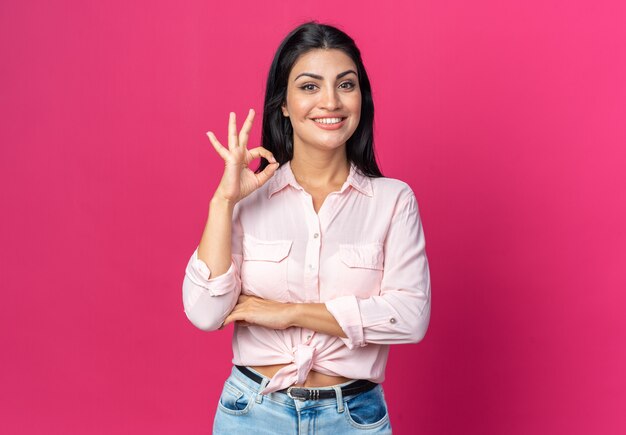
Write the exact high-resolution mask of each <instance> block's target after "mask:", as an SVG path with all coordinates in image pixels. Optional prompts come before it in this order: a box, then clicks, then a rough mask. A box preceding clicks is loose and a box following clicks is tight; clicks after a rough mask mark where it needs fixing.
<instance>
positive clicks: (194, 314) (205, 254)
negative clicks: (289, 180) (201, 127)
mask: <svg viewBox="0 0 626 435" xmlns="http://www.w3.org/2000/svg"><path fill="white" fill-rule="evenodd" d="M253 119H254V110H252V109H250V111H249V112H248V117H247V118H246V121H245V122H244V125H243V127H242V129H241V132H240V134H239V135H237V123H236V117H235V113H234V112H231V113H230V114H229V122H228V148H225V147H224V146H222V144H221V143H220V142H219V141H218V140H217V138H216V137H215V135H214V134H213V133H212V132H208V133H207V135H208V136H209V140H210V141H211V144H212V145H213V147H214V148H215V151H217V153H218V154H219V155H220V157H221V158H222V159H224V163H225V166H224V174H223V175H222V179H221V181H220V184H219V186H218V188H217V189H216V191H215V194H214V196H213V199H212V200H211V203H210V206H209V216H208V219H207V223H206V226H205V228H204V232H203V233H202V239H201V240H200V244H199V245H198V249H196V251H195V252H194V253H193V255H192V256H191V258H190V259H189V263H188V264H187V269H186V270H185V279H184V280H183V305H184V309H185V314H186V315H187V318H188V319H189V320H190V321H191V323H193V324H194V325H195V326H196V327H198V328H200V329H202V330H205V331H212V330H215V329H219V327H220V326H221V325H222V322H223V321H224V319H225V318H226V316H227V315H228V313H229V312H230V311H231V310H232V309H233V307H234V306H235V304H236V303H237V297H238V296H239V294H240V293H241V275H240V268H241V261H242V253H241V250H242V246H241V242H242V228H241V222H240V219H239V208H240V207H239V201H241V200H242V199H243V198H245V197H246V196H248V195H249V194H250V193H252V192H253V191H255V190H257V189H258V188H259V187H261V186H262V185H263V184H265V183H266V182H267V180H269V179H270V177H271V176H273V175H274V173H275V171H276V168H278V163H277V162H276V160H275V159H274V157H273V156H272V153H270V152H269V151H268V150H266V149H265V148H263V147H256V148H253V149H251V150H248V149H247V143H248V136H249V133H250V129H251V128H252V121H253ZM258 157H264V158H266V159H268V160H269V161H270V162H272V163H271V164H269V165H268V166H267V167H265V169H264V170H263V171H261V172H260V173H258V174H255V173H254V172H252V171H251V170H250V169H249V168H248V164H249V163H250V162H251V161H252V160H254V159H256V158H258Z"/></svg>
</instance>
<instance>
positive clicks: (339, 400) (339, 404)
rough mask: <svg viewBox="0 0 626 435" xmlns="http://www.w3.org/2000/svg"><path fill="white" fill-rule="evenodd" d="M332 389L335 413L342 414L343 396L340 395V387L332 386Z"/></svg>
mask: <svg viewBox="0 0 626 435" xmlns="http://www.w3.org/2000/svg"><path fill="white" fill-rule="evenodd" d="M333 389H334V390H335V396H337V412H338V413H340V414H341V413H342V412H343V394H341V387H339V386H337V385H333Z"/></svg>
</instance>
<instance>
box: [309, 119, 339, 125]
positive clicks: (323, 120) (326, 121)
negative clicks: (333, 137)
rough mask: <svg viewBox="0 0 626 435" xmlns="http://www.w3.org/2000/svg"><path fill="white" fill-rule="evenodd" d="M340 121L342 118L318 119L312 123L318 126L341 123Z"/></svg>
mask: <svg viewBox="0 0 626 435" xmlns="http://www.w3.org/2000/svg"><path fill="white" fill-rule="evenodd" d="M341 119H342V118H318V119H314V120H313V121H315V122H319V123H320V124H337V123H338V122H341Z"/></svg>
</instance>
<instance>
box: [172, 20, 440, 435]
mask: <svg viewBox="0 0 626 435" xmlns="http://www.w3.org/2000/svg"><path fill="white" fill-rule="evenodd" d="M254 115H255V114H254V111H253V110H252V109H251V110H250V112H249V113H248V116H247V118H246V120H245V122H244V123H243V126H242V128H241V131H240V132H239V133H237V126H236V119H235V114H234V113H230V119H229V124H228V146H227V147H224V146H223V145H222V144H221V143H220V141H218V139H217V138H216V137H215V135H213V134H212V133H211V132H208V133H207V134H208V136H209V139H210V142H211V144H212V145H213V147H214V148H215V151H216V152H217V153H218V154H219V156H220V157H221V158H222V159H223V160H224V162H225V168H224V174H223V176H222V179H221V182H220V184H219V186H218V188H217V189H216V191H215V193H214V194H213V197H212V199H211V202H210V207H209V216H208V220H207V223H206V227H205V229H204V233H203V234H202V238H201V240H200V243H199V245H198V247H197V249H196V250H195V252H194V253H193V254H192V256H191V258H190V260H189V263H188V265H187V269H186V271H185V279H184V282H183V302H184V307H185V312H186V315H187V317H188V318H189V320H190V321H191V322H192V323H193V324H194V325H195V326H196V327H198V328H200V329H203V330H207V331H210V330H216V329H220V328H222V327H223V326H224V325H228V324H230V323H234V324H235V326H234V333H233V342H232V343H233V354H234V358H233V363H234V367H233V369H232V372H231V374H230V376H229V377H228V379H227V380H226V382H225V383H224V388H223V391H222V395H221V397H220V400H219V403H218V407H217V413H216V416H215V421H214V426H213V430H214V433H217V434H238V433H255V434H258V433H267V434H282V433H285V434H291V433H307V434H308V433H320V434H327V433H338V434H347V433H362V432H365V433H391V425H390V422H389V416H388V410H387V404H386V402H385V398H384V393H383V388H382V385H381V382H382V381H383V380H384V377H385V365H386V362H387V355H388V351H389V345H390V344H397V343H416V342H418V341H420V340H421V339H422V338H423V337H424V335H425V333H426V330H427V328H428V323H429V320H430V301H431V297H430V295H431V291H430V274H429V269H428V260H427V257H426V252H425V240H424V232H423V228H422V224H421V221H420V216H419V211H418V205H417V201H416V198H415V195H414V193H413V191H412V190H411V188H410V187H409V186H408V184H406V183H404V182H402V181H400V180H396V179H392V178H385V177H383V176H382V174H381V172H380V170H379V169H378V165H377V163H376V160H375V156H374V144H373V120H374V105H373V100H372V91H371V87H370V83H369V79H368V77H367V74H366V72H365V67H364V66H363V62H362V60H361V55H360V52H359V49H358V48H357V47H356V45H355V43H354V41H353V40H352V39H351V38H350V37H349V36H348V35H346V34H345V33H344V32H342V31H341V30H339V29H337V28H335V27H332V26H328V25H322V24H318V23H315V22H310V23H306V24H303V25H301V26H299V27H297V28H296V29H294V30H293V31H292V32H291V33H290V34H289V35H288V36H287V37H286V38H285V40H284V41H283V42H282V43H281V45H280V47H279V48H278V51H277V52H276V55H275V57H274V61H273V63H272V66H271V68H270V73H269V77H268V80H267V91H266V95H265V105H264V112H263V129H262V143H263V146H262V147H256V148H252V149H248V148H247V145H248V135H249V132H250V129H251V127H252V122H253V119H254ZM255 158H261V164H260V166H259V167H258V168H257V169H256V170H255V171H254V172H253V171H251V170H250V169H249V168H248V164H249V163H250V161H252V160H253V159H255Z"/></svg>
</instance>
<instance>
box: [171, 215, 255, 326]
mask: <svg viewBox="0 0 626 435" xmlns="http://www.w3.org/2000/svg"><path fill="white" fill-rule="evenodd" d="M238 205H239V203H237V204H236V205H235V208H234V209H233V223H232V245H231V264H230V267H229V268H228V270H227V271H226V273H224V274H222V275H219V276H217V277H215V278H212V277H211V271H210V270H209V267H208V266H207V264H206V263H205V262H204V261H202V260H201V259H199V258H198V248H196V250H195V251H194V252H193V254H192V255H191V258H190V259H189V262H188V263H187V268H186V269H185V277H184V279H183V307H184V311H185V314H186V315H187V318H188V319H189V321H190V322H191V323H192V324H193V325H194V326H196V327H197V328H199V329H202V330H203V331H214V330H216V329H219V328H220V326H222V323H224V320H225V319H226V316H228V314H230V312H231V311H232V309H233V308H234V306H235V305H236V303H237V299H238V298H239V294H240V293H241V274H240V270H241V262H242V258H243V257H242V229H241V223H240V220H239V207H238Z"/></svg>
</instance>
